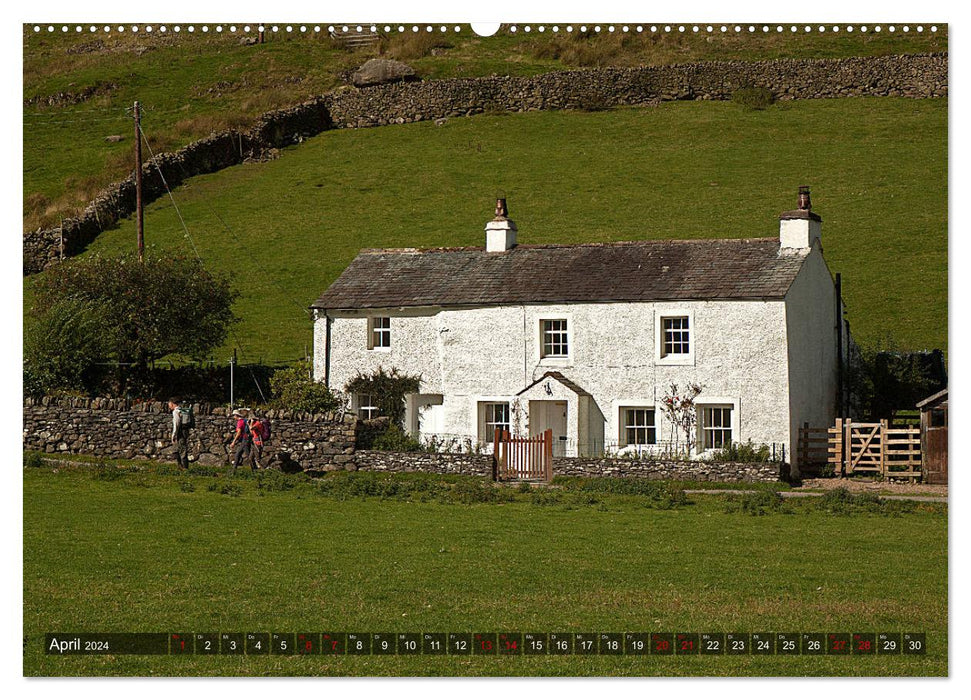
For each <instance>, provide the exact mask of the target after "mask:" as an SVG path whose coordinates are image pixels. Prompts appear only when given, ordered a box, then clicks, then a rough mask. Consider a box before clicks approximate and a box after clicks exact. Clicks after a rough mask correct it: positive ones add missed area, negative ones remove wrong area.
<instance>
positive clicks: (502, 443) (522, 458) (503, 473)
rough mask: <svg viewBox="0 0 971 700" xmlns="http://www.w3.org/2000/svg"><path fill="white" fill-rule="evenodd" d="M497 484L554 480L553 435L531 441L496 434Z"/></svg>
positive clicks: (495, 466) (541, 436) (504, 434)
mask: <svg viewBox="0 0 971 700" xmlns="http://www.w3.org/2000/svg"><path fill="white" fill-rule="evenodd" d="M492 454H493V477H494V478H495V480H496V481H512V480H520V481H523V480H531V481H539V480H542V481H550V480H551V479H552V478H553V431H552V430H547V431H545V432H543V433H540V434H539V435H534V436H532V437H513V436H512V435H510V434H509V432H508V431H506V430H496V434H495V449H494V450H493V453H492Z"/></svg>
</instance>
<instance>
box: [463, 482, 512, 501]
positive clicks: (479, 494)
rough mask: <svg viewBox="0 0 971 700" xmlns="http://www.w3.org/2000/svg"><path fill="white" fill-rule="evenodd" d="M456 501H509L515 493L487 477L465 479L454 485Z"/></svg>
mask: <svg viewBox="0 0 971 700" xmlns="http://www.w3.org/2000/svg"><path fill="white" fill-rule="evenodd" d="M451 495H452V497H453V499H454V501H457V502H458V503H463V504H465V505H471V504H473V503H508V502H509V501H512V500H513V494H512V493H511V492H510V491H508V490H507V489H504V488H500V487H497V486H493V484H492V482H490V481H487V480H485V479H465V480H463V481H459V482H458V483H456V484H455V486H453V487H452V493H451Z"/></svg>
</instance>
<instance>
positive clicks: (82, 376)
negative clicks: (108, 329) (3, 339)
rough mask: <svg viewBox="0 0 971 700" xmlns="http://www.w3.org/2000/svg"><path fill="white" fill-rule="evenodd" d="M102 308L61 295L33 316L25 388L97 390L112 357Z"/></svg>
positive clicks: (28, 324)
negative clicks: (105, 365)
mask: <svg viewBox="0 0 971 700" xmlns="http://www.w3.org/2000/svg"><path fill="white" fill-rule="evenodd" d="M104 326H105V319H104V314H103V311H102V309H101V307H99V306H97V305H96V304H94V303H92V302H90V301H86V300H79V299H70V298H68V299H61V300H59V301H56V302H54V303H53V304H52V305H50V306H48V307H46V308H44V309H41V310H39V311H38V312H37V313H33V314H31V315H30V316H29V317H28V319H27V321H26V323H25V324H24V392H25V393H27V394H33V395H38V394H48V393H51V392H54V391H63V390H66V391H78V392H93V391H95V390H96V388H97V385H98V383H99V380H100V378H101V375H102V374H103V369H104V367H103V366H102V365H101V363H103V362H105V360H107V359H108V358H109V357H110V356H111V351H112V348H111V343H110V339H109V337H108V335H107V334H106V333H105V332H104Z"/></svg>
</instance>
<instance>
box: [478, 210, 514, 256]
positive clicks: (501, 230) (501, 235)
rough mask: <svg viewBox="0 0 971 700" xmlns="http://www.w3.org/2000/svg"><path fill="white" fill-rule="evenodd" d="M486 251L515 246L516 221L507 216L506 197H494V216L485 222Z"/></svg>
mask: <svg viewBox="0 0 971 700" xmlns="http://www.w3.org/2000/svg"><path fill="white" fill-rule="evenodd" d="M485 230H486V252H487V253H502V252H504V251H507V250H512V249H513V248H515V247H516V233H517V229H516V222H515V221H513V220H512V219H510V218H509V210H508V209H506V198H505V197H499V198H498V199H496V216H495V218H494V219H493V220H492V221H490V222H489V223H487V224H486V228H485Z"/></svg>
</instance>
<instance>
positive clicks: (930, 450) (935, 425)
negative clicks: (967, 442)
mask: <svg viewBox="0 0 971 700" xmlns="http://www.w3.org/2000/svg"><path fill="white" fill-rule="evenodd" d="M917 408H919V409H920V453H921V469H922V470H923V472H924V483H925V484H946V483H947V389H943V390H941V391H939V392H937V393H936V394H933V395H931V396H928V397H927V398H926V399H924V400H923V401H921V402H919V403H918V404H917Z"/></svg>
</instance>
